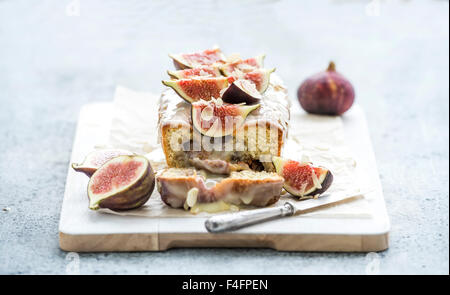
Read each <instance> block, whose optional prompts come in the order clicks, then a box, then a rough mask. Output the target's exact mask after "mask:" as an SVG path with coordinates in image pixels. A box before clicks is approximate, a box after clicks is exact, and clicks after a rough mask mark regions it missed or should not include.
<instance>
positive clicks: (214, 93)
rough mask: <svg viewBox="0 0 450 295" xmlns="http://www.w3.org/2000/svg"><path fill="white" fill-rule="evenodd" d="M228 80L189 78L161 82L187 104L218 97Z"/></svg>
mask: <svg viewBox="0 0 450 295" xmlns="http://www.w3.org/2000/svg"><path fill="white" fill-rule="evenodd" d="M229 81H230V79H229V78H227V77H215V78H201V77H197V78H191V79H181V80H170V81H162V83H163V84H164V85H166V86H169V87H171V88H172V89H173V90H175V92H176V93H177V94H178V95H179V96H180V97H181V98H183V99H184V100H186V101H187V102H189V103H192V102H195V101H199V100H206V101H208V100H211V98H218V97H220V92H221V90H222V89H225V88H227V87H228V85H229Z"/></svg>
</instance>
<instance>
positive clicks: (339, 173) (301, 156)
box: [100, 86, 371, 218]
mask: <svg viewBox="0 0 450 295" xmlns="http://www.w3.org/2000/svg"><path fill="white" fill-rule="evenodd" d="M158 100H159V95H157V94H151V93H145V92H136V91H133V90H130V89H127V88H125V87H121V86H119V87H117V90H116V93H115V97H114V105H113V116H112V120H111V125H110V126H111V127H110V134H109V146H111V147H117V148H124V149H128V150H130V151H133V152H136V153H139V154H144V155H145V156H146V157H147V158H148V159H149V160H150V162H151V164H152V166H153V168H154V169H155V170H157V171H158V170H160V169H163V168H164V167H166V164H165V159H164V154H163V152H162V149H161V147H160V145H159V144H158V143H157V137H158V131H157V120H158ZM289 125H290V126H291V127H290V129H289V133H288V139H287V142H286V144H285V147H284V150H283V154H284V155H288V156H287V157H288V158H290V159H293V160H309V161H311V162H313V163H314V164H316V165H322V166H325V167H327V168H329V169H330V170H331V171H332V173H333V175H334V181H333V184H332V185H331V187H330V188H329V190H328V191H327V193H328V194H330V195H339V196H341V195H348V196H354V195H356V194H358V193H360V192H367V191H368V190H370V189H371V188H370V187H367V186H366V187H360V183H361V182H360V181H359V179H358V177H357V172H356V167H357V163H356V161H355V160H354V159H353V157H352V156H351V154H350V152H349V149H348V148H347V147H346V146H345V142H344V128H343V123H342V120H341V118H340V117H328V116H315V115H309V114H305V113H303V112H301V111H297V112H292V113H291V121H290V124H289ZM292 126H295V128H293V127H292ZM286 200H289V201H294V202H302V201H301V200H298V199H296V198H294V197H292V196H290V195H289V194H285V195H283V196H282V197H281V198H280V201H279V202H278V203H277V204H274V206H276V205H279V204H281V203H283V202H285V201H286ZM100 211H101V212H106V213H111V214H119V215H134V216H147V217H175V216H177V217H198V216H207V215H210V214H209V213H205V212H202V213H199V214H196V215H195V214H192V213H190V212H188V211H184V210H183V209H173V208H170V207H168V206H166V205H165V204H164V203H163V202H162V201H161V198H160V195H159V193H158V192H157V190H156V189H155V191H154V192H153V194H152V196H151V198H150V200H149V201H148V202H147V203H146V204H145V205H144V206H142V207H141V208H138V209H134V210H130V211H126V212H114V211H111V210H107V209H101V210H100ZM303 216H308V217H317V218H320V217H342V218H345V217H352V218H354V217H359V218H369V217H370V216H371V213H370V206H369V203H368V202H367V200H366V199H365V198H361V199H359V200H356V201H352V202H349V203H346V204H342V205H338V206H334V207H331V208H326V209H323V210H319V211H315V212H311V213H308V214H305V215H303Z"/></svg>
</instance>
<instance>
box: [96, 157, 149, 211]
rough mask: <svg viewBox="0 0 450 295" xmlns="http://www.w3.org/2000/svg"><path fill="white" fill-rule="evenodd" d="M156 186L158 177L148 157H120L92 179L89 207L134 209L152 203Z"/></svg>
mask: <svg viewBox="0 0 450 295" xmlns="http://www.w3.org/2000/svg"><path fill="white" fill-rule="evenodd" d="M154 187H155V176H154V173H153V169H152V167H151V165H150V162H149V161H148V160H147V158H145V157H143V156H137V155H136V156H118V157H116V158H113V159H112V160H109V161H108V162H106V163H105V164H104V165H103V166H101V167H100V168H99V169H98V170H97V171H95V173H94V174H93V175H92V177H91V179H90V180H89V183H88V197H89V208H90V209H92V210H97V209H99V208H108V209H111V210H128V209H134V208H137V207H140V206H142V205H143V204H145V202H147V201H148V199H149V198H150V196H151V194H152V192H153V189H154Z"/></svg>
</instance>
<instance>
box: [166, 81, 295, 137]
mask: <svg viewBox="0 0 450 295" xmlns="http://www.w3.org/2000/svg"><path fill="white" fill-rule="evenodd" d="M260 104H261V107H259V108H258V109H257V110H255V111H253V112H252V113H250V114H249V115H248V117H247V119H246V120H245V123H244V125H243V128H245V127H246V126H252V125H255V124H257V123H258V122H259V124H261V123H269V124H272V125H273V126H274V127H276V128H278V129H279V130H280V131H281V132H282V134H283V136H286V134H287V130H288V124H289V119H290V113H289V107H290V102H289V99H288V97H287V90H286V87H285V86H284V84H283V82H282V81H281V79H280V78H279V77H278V76H277V75H276V74H271V77H270V85H269V87H268V88H267V90H266V92H265V93H264V94H263V95H262V99H261V102H260ZM167 125H170V126H172V127H181V126H184V127H187V128H190V129H192V119H191V106H190V104H189V103H187V102H186V101H184V100H183V99H182V98H181V97H179V96H178V95H177V94H176V92H175V91H174V90H172V89H167V90H165V91H164V92H163V93H162V95H161V98H160V101H159V119H158V132H159V135H158V138H159V140H160V137H161V128H162V127H164V126H167Z"/></svg>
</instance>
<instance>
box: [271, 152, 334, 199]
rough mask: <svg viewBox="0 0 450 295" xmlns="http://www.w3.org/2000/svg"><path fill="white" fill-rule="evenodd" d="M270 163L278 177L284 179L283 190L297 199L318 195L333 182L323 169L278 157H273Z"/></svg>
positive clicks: (330, 175) (331, 175)
mask: <svg viewBox="0 0 450 295" xmlns="http://www.w3.org/2000/svg"><path fill="white" fill-rule="evenodd" d="M272 162H273V164H274V166H275V170H276V172H277V173H278V175H280V176H282V177H283V178H284V185H283V187H284V189H285V190H286V191H287V192H289V193H290V194H291V195H294V196H297V197H307V196H317V195H320V194H322V193H324V192H325V191H326V190H327V189H328V188H329V187H330V186H331V183H332V182H333V174H331V172H330V171H329V170H328V169H326V168H324V167H315V166H313V165H312V164H311V163H301V162H297V161H293V160H287V159H283V158H280V157H273V158H272Z"/></svg>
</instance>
